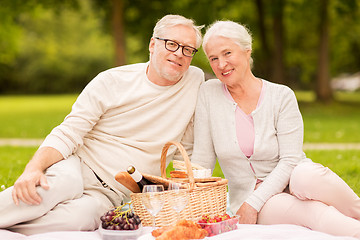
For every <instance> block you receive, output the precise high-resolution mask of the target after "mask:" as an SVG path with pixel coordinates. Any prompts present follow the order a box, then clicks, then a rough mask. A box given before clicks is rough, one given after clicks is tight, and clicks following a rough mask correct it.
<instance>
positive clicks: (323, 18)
mask: <svg viewBox="0 0 360 240" xmlns="http://www.w3.org/2000/svg"><path fill="white" fill-rule="evenodd" d="M328 5H329V0H321V1H320V6H319V16H320V24H319V33H320V41H319V49H318V51H319V59H318V70H317V79H316V89H315V92H316V98H317V99H318V100H320V101H322V102H328V101H330V100H332V99H333V94H332V89H331V87H330V81H329V79H330V77H329V12H328Z"/></svg>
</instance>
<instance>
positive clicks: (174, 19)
mask: <svg viewBox="0 0 360 240" xmlns="http://www.w3.org/2000/svg"><path fill="white" fill-rule="evenodd" d="M176 25H184V26H188V27H191V28H193V29H194V31H195V34H196V46H195V48H199V47H200V46H201V42H202V34H201V29H202V28H203V27H204V26H203V25H202V26H196V25H195V21H194V20H192V19H188V18H185V17H183V16H180V15H171V14H170V15H166V16H164V17H163V18H161V19H160V20H159V21H158V22H157V23H156V25H155V27H154V31H153V35H152V37H163V36H164V34H165V33H166V29H167V28H169V27H174V26H176Z"/></svg>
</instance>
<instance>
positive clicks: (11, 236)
mask: <svg viewBox="0 0 360 240" xmlns="http://www.w3.org/2000/svg"><path fill="white" fill-rule="evenodd" d="M237 226H238V229H237V230H234V231H231V232H226V233H222V234H220V235H217V236H214V237H207V238H206V239H208V240H220V239H221V240H233V239H234V240H235V239H236V240H238V239H240V240H272V239H273V240H282V239H291V240H355V238H352V237H339V236H332V235H329V234H325V233H322V232H317V231H312V230H309V229H307V228H304V227H300V226H296V225H290V224H279V225H249V224H238V225H237ZM151 231H152V228H151V227H144V228H143V230H142V235H141V236H140V237H139V238H138V240H154V238H153V237H152V236H151ZM0 239H1V240H64V239H66V240H102V239H101V235H100V233H99V231H98V230H96V231H92V232H85V231H62V232H48V233H42V234H35V235H31V236H25V235H22V234H19V233H14V232H10V231H8V230H4V229H0Z"/></svg>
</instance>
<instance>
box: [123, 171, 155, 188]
mask: <svg viewBox="0 0 360 240" xmlns="http://www.w3.org/2000/svg"><path fill="white" fill-rule="evenodd" d="M127 172H128V173H129V174H130V176H131V177H132V179H134V181H135V182H136V183H137V185H138V186H139V188H140V191H141V192H142V190H143V188H144V186H145V185H151V184H154V183H152V182H150V181H149V180H147V179H146V178H144V176H143V175H142V174H141V173H140V172H139V171H138V170H137V169H136V168H135V167H134V166H132V165H130V166H129V167H128V168H127Z"/></svg>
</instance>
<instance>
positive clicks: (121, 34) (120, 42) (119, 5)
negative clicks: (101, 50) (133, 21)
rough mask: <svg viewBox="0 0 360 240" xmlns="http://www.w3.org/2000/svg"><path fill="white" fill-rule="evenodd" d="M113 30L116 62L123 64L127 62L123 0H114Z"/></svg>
mask: <svg viewBox="0 0 360 240" xmlns="http://www.w3.org/2000/svg"><path fill="white" fill-rule="evenodd" d="M112 32H113V36H114V45H115V64H116V66H121V65H124V64H125V63H126V57H125V56H126V53H125V49H126V45H125V31H124V1H123V0H112Z"/></svg>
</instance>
